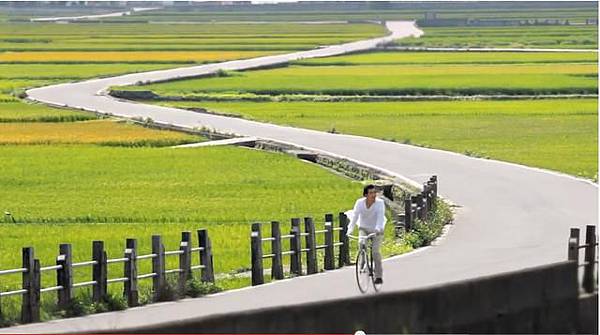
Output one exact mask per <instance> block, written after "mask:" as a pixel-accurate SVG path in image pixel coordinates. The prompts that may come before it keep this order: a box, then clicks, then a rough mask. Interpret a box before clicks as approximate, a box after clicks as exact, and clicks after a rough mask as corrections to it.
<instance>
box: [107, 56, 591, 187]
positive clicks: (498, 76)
mask: <svg viewBox="0 0 600 335" xmlns="http://www.w3.org/2000/svg"><path fill="white" fill-rule="evenodd" d="M597 87H598V83H597V54H595V53H558V54H557V53H506V52H502V53H494V52H487V53H464V52H463V53H447V52H443V53H436V52H408V53H405V52H375V53H359V54H354V55H347V56H338V57H329V58H323V59H311V60H302V61H300V62H298V63H294V64H292V65H291V66H289V67H284V68H277V69H269V70H257V71H244V72H229V73H228V76H224V77H213V78H204V79H190V80H182V81H174V82H170V83H160V84H153V85H144V86H131V87H127V88H126V89H133V90H152V91H153V92H155V93H157V94H159V95H161V96H163V97H164V98H165V100H164V101H162V102H158V103H161V104H165V105H169V106H176V107H181V108H208V109H209V110H211V111H213V112H216V113H222V114H229V115H231V114H233V115H239V116H241V117H244V118H248V119H253V120H260V121H264V122H273V123H277V124H284V125H291V126H295V127H305V128H311V129H317V130H322V131H331V132H340V133H348V134H356V135H362V136H370V137H376V138H381V139H386V140H390V141H396V142H402V143H409V144H414V145H420V146H427V147H433V148H440V149H444V150H450V151H455V152H459V153H463V154H467V155H471V156H476V157H489V158H493V159H499V160H505V161H509V162H516V163H520V164H525V165H530V166H536V167H542V168H546V169H551V170H557V171H562V172H565V173H569V174H572V175H577V176H582V177H585V178H590V179H596V178H597V171H598V164H597V157H598V151H597V139H598V128H597V122H598V118H597V108H598V103H597V98H593V94H595V93H596V92H597ZM119 89H120V88H119ZM573 93H585V94H592V97H590V98H588V99H565V98H567V96H564V97H563V98H562V99H548V98H546V99H540V98H538V97H535V96H536V95H541V94H557V95H558V96H556V97H555V98H560V97H561V96H560V95H561V94H573ZM431 94H446V95H448V97H447V98H446V99H447V100H448V101H397V100H398V99H399V96H402V95H409V96H413V97H414V98H413V99H416V98H420V99H425V100H426V99H427V98H428V95H431ZM462 94H466V95H468V96H467V97H463V98H462V101H450V99H451V98H452V97H453V96H455V95H462ZM476 94H491V95H494V94H513V95H522V94H528V95H532V96H533V97H532V98H529V99H526V100H489V101H477V100H478V99H477V97H476V96H474V97H470V98H469V95H476ZM177 96H179V97H182V98H184V99H186V100H189V101H169V100H170V99H171V98H174V97H177ZM338 96H339V98H338ZM533 98H537V99H533ZM361 99H362V100H361ZM375 99H379V101H380V102H373V101H370V102H369V100H375ZM473 99H474V100H473ZM503 99H509V97H503ZM386 100H387V101H386ZM357 101H361V102H357ZM154 103H157V101H154ZM433 124H435V125H438V126H437V127H435V129H436V131H431V129H432V126H431V125H433ZM565 157H569V158H568V159H565Z"/></svg>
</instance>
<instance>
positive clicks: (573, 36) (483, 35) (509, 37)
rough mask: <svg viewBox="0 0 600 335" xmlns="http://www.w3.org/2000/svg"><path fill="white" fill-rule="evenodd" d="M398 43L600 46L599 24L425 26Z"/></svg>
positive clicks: (397, 42) (422, 45)
mask: <svg viewBox="0 0 600 335" xmlns="http://www.w3.org/2000/svg"><path fill="white" fill-rule="evenodd" d="M423 31H424V32H425V34H424V35H423V36H421V37H419V38H406V39H402V40H399V41H396V43H395V44H396V45H398V46H416V47H444V48H483V47H500V48H549V49H564V48H568V49H591V50H594V49H598V26H596V25H580V26H518V27H425V28H423Z"/></svg>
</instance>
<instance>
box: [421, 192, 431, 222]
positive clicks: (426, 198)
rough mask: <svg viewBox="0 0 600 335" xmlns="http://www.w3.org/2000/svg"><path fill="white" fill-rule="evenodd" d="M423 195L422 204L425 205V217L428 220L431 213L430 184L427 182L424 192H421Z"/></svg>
mask: <svg viewBox="0 0 600 335" xmlns="http://www.w3.org/2000/svg"><path fill="white" fill-rule="evenodd" d="M421 194H422V197H423V201H422V203H423V204H422V206H423V219H424V220H427V217H428V215H429V202H430V201H429V185H427V183H424V184H423V192H422V193H421Z"/></svg>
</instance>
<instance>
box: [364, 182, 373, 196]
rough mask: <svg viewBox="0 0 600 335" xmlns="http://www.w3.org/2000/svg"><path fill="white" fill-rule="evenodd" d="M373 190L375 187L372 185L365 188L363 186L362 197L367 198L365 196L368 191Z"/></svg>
mask: <svg viewBox="0 0 600 335" xmlns="http://www.w3.org/2000/svg"><path fill="white" fill-rule="evenodd" d="M373 189H375V185H373V184H369V185H367V186H365V188H363V196H365V197H366V196H367V194H369V190H373Z"/></svg>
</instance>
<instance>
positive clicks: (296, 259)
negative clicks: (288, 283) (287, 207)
mask: <svg viewBox="0 0 600 335" xmlns="http://www.w3.org/2000/svg"><path fill="white" fill-rule="evenodd" d="M300 231H301V230H300V219H299V218H293V219H292V229H291V231H290V235H294V237H292V238H291V239H290V250H291V251H293V252H294V253H293V254H291V255H290V257H291V258H290V272H291V273H293V274H295V275H298V276H301V275H302V235H300Z"/></svg>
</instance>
